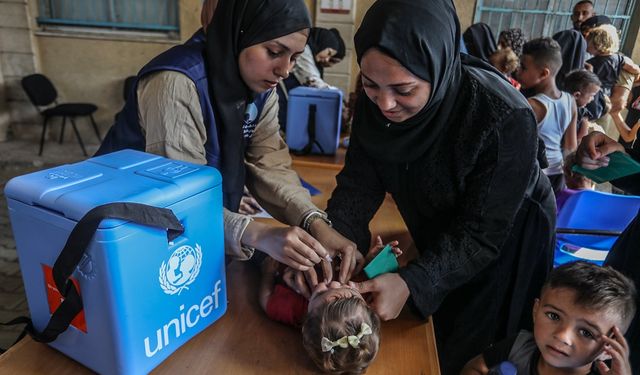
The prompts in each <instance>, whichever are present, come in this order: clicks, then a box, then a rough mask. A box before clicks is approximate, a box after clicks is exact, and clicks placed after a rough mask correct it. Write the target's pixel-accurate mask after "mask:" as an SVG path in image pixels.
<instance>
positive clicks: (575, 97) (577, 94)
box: [571, 91, 582, 99]
mask: <svg viewBox="0 0 640 375" xmlns="http://www.w3.org/2000/svg"><path fill="white" fill-rule="evenodd" d="M571 95H573V98H574V99H578V98H579V97H580V95H582V93H581V92H580V91H574V92H573V94H571Z"/></svg>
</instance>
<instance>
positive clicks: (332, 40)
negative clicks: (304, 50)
mask: <svg viewBox="0 0 640 375" xmlns="http://www.w3.org/2000/svg"><path fill="white" fill-rule="evenodd" d="M307 44H308V45H309V48H310V49H311V53H313V60H314V61H315V57H316V55H317V54H318V53H319V52H321V51H323V50H325V49H327V48H333V49H334V50H336V54H335V55H334V56H333V57H334V58H337V59H343V58H344V54H345V53H346V48H345V45H344V40H342V37H341V36H340V32H339V31H338V30H337V29H324V28H322V27H313V28H311V31H310V32H309V40H308V41H307ZM316 68H318V70H319V71H320V75H321V76H322V73H323V72H324V67H323V66H322V65H318V63H316Z"/></svg>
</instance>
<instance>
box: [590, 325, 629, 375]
mask: <svg viewBox="0 0 640 375" xmlns="http://www.w3.org/2000/svg"><path fill="white" fill-rule="evenodd" d="M602 341H604V348H603V350H604V353H605V354H607V355H608V356H610V357H611V368H609V367H608V366H607V365H606V364H605V363H604V362H602V361H598V372H599V373H600V375H605V374H606V375H631V364H630V363H629V344H627V340H625V338H624V335H623V334H622V332H620V329H618V327H613V338H611V337H607V336H605V335H602Z"/></svg>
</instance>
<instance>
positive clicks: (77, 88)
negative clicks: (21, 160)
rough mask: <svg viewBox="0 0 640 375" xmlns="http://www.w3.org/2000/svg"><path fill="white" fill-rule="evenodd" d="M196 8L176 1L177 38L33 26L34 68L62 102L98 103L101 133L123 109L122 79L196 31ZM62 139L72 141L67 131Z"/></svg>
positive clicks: (33, 1) (196, 2)
mask: <svg viewBox="0 0 640 375" xmlns="http://www.w3.org/2000/svg"><path fill="white" fill-rule="evenodd" d="M28 1H29V9H30V12H31V17H32V19H35V17H36V16H37V0H28ZM200 8H201V0H180V35H179V40H178V39H167V38H165V37H155V36H149V37H142V36H141V35H140V34H136V33H131V34H122V33H118V34H115V33H114V34H109V33H100V34H87V33H85V34H80V33H78V32H75V33H72V32H69V31H66V32H60V31H58V32H55V31H43V30H41V29H40V28H38V27H37V26H36V27H35V28H34V30H33V31H34V32H33V35H34V36H33V43H34V49H35V50H36V51H37V53H36V56H37V58H36V59H37V65H38V66H39V67H40V69H39V70H40V71H41V72H42V73H44V74H45V75H47V76H48V77H49V78H50V79H51V80H52V81H53V83H54V85H55V86H56V88H57V89H58V92H59V94H60V99H61V100H63V101H85V102H92V103H95V104H97V105H98V107H99V109H98V112H96V116H95V117H96V121H97V122H98V125H99V127H100V129H101V132H102V134H103V135H104V133H105V132H106V130H107V129H108V128H109V126H111V123H112V121H113V116H114V115H115V114H116V113H117V112H118V111H119V110H120V109H121V107H122V105H123V98H122V90H123V83H124V79H125V78H126V77H127V76H130V75H135V74H136V73H137V72H138V70H139V69H140V68H141V67H142V66H143V65H144V64H146V63H147V62H148V61H149V60H150V59H151V58H153V57H154V56H156V55H157V54H159V53H160V52H162V51H164V50H166V49H168V48H170V47H172V46H174V45H176V44H178V43H180V42H181V41H184V40H186V39H188V38H189V37H190V36H191V35H192V34H193V33H194V32H195V31H196V30H197V29H198V28H199V27H200ZM34 23H35V22H34ZM81 128H82V129H81V131H82V132H83V138H84V139H86V140H87V141H89V142H94V143H97V139H95V136H94V135H93V134H91V131H90V130H89V128H88V127H85V126H82V127H81ZM55 132H56V133H57V129H55ZM67 136H68V137H71V136H72V134H71V132H67Z"/></svg>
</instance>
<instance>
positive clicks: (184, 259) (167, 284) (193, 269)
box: [158, 244, 202, 295]
mask: <svg viewBox="0 0 640 375" xmlns="http://www.w3.org/2000/svg"><path fill="white" fill-rule="evenodd" d="M201 265H202V248H200V245H198V244H196V247H195V249H194V248H193V247H191V246H188V245H184V246H181V247H179V248H178V249H177V250H176V251H174V252H173V254H171V256H170V257H169V261H168V262H167V263H165V262H162V265H160V275H159V276H158V280H159V281H160V287H161V288H162V290H164V292H165V293H167V294H176V293H177V294H178V295H180V293H181V292H182V291H183V290H184V289H189V288H188V287H187V286H188V285H189V284H191V283H192V282H194V281H195V280H196V277H198V273H200V266H201Z"/></svg>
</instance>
